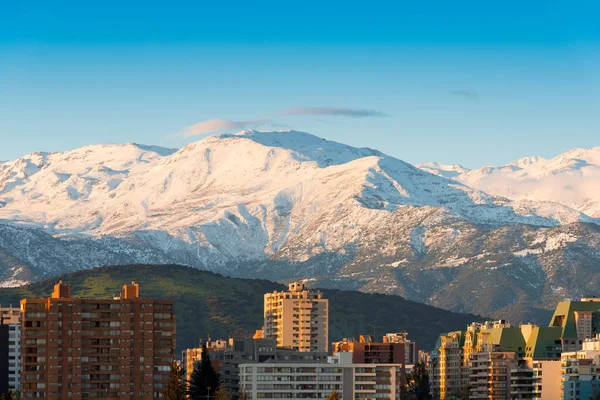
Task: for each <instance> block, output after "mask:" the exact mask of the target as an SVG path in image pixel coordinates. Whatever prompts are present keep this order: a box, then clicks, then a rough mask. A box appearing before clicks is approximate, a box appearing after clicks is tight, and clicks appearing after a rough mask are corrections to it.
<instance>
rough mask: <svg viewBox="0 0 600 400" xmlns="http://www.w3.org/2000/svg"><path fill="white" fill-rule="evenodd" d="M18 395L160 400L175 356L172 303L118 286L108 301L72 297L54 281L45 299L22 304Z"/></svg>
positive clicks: (136, 287)
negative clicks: (145, 296)
mask: <svg viewBox="0 0 600 400" xmlns="http://www.w3.org/2000/svg"><path fill="white" fill-rule="evenodd" d="M21 315H22V340H21V353H22V357H23V360H22V361H23V369H22V371H23V372H22V376H21V387H22V396H23V398H44V399H49V400H59V399H73V400H80V399H87V398H103V399H119V400H125V399H132V400H138V399H144V400H145V399H148V400H150V399H153V398H156V397H161V396H162V392H163V391H164V388H165V383H166V381H167V378H168V375H169V371H170V364H171V363H172V362H173V361H174V359H175V354H174V352H175V314H174V311H173V302H172V301H169V300H153V299H147V298H141V297H140V296H139V285H137V284H136V283H135V282H132V284H131V285H125V286H123V291H122V293H121V295H120V296H117V297H115V298H113V299H82V298H74V297H71V294H70V287H69V285H67V284H64V283H62V282H59V283H58V284H56V285H55V286H54V291H53V293H52V296H51V297H50V298H46V299H24V300H22V301H21Z"/></svg>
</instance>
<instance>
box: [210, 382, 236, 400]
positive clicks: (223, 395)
mask: <svg viewBox="0 0 600 400" xmlns="http://www.w3.org/2000/svg"><path fill="white" fill-rule="evenodd" d="M214 399H215V400H233V394H232V393H231V392H230V391H229V390H228V389H227V388H226V387H225V386H223V385H220V386H219V388H218V389H217V391H216V392H215V396H214Z"/></svg>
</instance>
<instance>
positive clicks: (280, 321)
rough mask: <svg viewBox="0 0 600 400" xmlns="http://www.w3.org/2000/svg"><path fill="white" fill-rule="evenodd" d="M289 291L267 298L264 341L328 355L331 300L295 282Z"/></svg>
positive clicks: (268, 295)
mask: <svg viewBox="0 0 600 400" xmlns="http://www.w3.org/2000/svg"><path fill="white" fill-rule="evenodd" d="M288 287H289V290H288V291H287V292H278V291H275V292H273V293H267V294H265V303H264V317H265V318H264V337H265V339H275V340H276V341H277V347H287V348H290V349H295V350H297V351H302V352H304V351H308V352H327V351H328V348H329V346H328V343H329V333H328V332H329V302H328V300H327V299H324V298H323V295H322V293H321V292H320V291H314V290H309V289H308V288H307V287H306V285H305V284H304V282H294V283H292V284H290V285H289V286H288Z"/></svg>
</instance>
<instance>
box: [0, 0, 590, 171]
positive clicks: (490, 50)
mask: <svg viewBox="0 0 600 400" xmlns="http://www.w3.org/2000/svg"><path fill="white" fill-rule="evenodd" d="M91 3H92V2H74V1H73V2H65V1H55V2H41V1H40V2H36V1H29V2H4V3H3V4H2V5H1V6H0V160H6V159H14V158H17V157H19V156H21V155H24V154H26V153H30V152H33V151H39V150H44V151H61V150H67V149H70V148H75V147H79V146H82V145H86V144H94V143H122V142H139V143H146V144H157V145H162V146H167V147H181V146H183V145H185V144H186V143H189V142H192V141H195V140H199V139H200V138H202V137H203V136H202V134H199V135H196V136H185V135H184V133H185V132H188V133H190V132H191V133H194V132H195V133H206V131H207V129H208V128H211V127H212V128H218V127H222V128H227V130H231V131H236V130H239V129H237V128H239V127H242V126H245V127H255V128H258V129H273V128H280V129H288V128H293V129H297V130H303V131H307V132H311V133H313V134H316V135H319V136H322V137H325V138H327V139H332V140H337V141H341V142H344V143H348V144H351V145H356V146H367V147H372V148H377V149H379V150H382V151H384V152H386V153H388V154H390V155H393V156H396V157H398V158H401V159H403V160H406V161H408V162H411V163H419V162H425V161H430V160H435V161H439V162H444V163H454V162H456V163H462V164H463V165H466V166H468V167H478V166H481V165H486V164H502V163H506V162H509V161H512V160H514V159H516V158H520V157H523V156H528V155H541V156H545V157H551V156H554V155H556V154H558V153H560V152H563V151H566V150H568V149H570V148H573V147H593V146H598V145H600V128H599V127H600V72H599V71H600V68H599V67H598V66H599V65H600V5H599V4H598V3H597V2H592V1H579V2H566V1H561V2H558V1H543V2H542V1H528V2H516V1H505V2H494V3H491V2H481V1H452V2H446V1H444V2H441V1H440V2H436V1H429V2H401V1H395V2H372V3H365V2H353V1H344V2H326V3H327V4H322V3H323V2H312V1H302V2H297V3H291V2H281V1H278V2H264V1H257V2H235V1H231V2H212V3H209V2H197V1H195V2H189V3H185V2H169V3H163V2H161V3H158V2H155V3H153V2H148V1H144V2H136V1H129V2H111V1H104V2H97V3H94V4H91ZM250 3H251V4H250ZM522 3H526V4H522ZM290 110H292V111H290ZM215 119H219V120H223V121H220V122H219V123H213V122H211V123H209V124H208V125H207V124H204V125H197V124H199V123H202V122H203V121H210V120H215ZM190 126H196V127H198V126H199V127H200V128H199V129H196V130H195V131H194V129H190V128H189V127H190ZM207 127H208V128H207Z"/></svg>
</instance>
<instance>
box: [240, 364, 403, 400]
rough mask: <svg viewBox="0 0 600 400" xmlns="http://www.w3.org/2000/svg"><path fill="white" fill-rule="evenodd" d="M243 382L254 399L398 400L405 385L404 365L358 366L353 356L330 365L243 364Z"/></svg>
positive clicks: (242, 388)
mask: <svg viewBox="0 0 600 400" xmlns="http://www.w3.org/2000/svg"><path fill="white" fill-rule="evenodd" d="M240 378H241V381H240V385H241V390H242V391H243V392H245V393H247V394H248V395H249V397H250V398H251V399H279V398H303V399H323V398H326V397H327V396H328V395H329V394H331V392H332V391H333V390H335V391H337V393H338V394H339V396H340V398H341V399H342V400H355V399H365V400H366V399H376V398H377V399H389V400H397V399H398V398H400V392H401V390H402V387H403V386H404V385H405V380H404V364H354V363H352V355H351V354H349V353H338V354H337V355H336V356H333V357H330V358H329V359H328V362H326V363H313V364H308V363H305V364H298V363H279V364H269V363H266V364H242V365H240Z"/></svg>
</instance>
